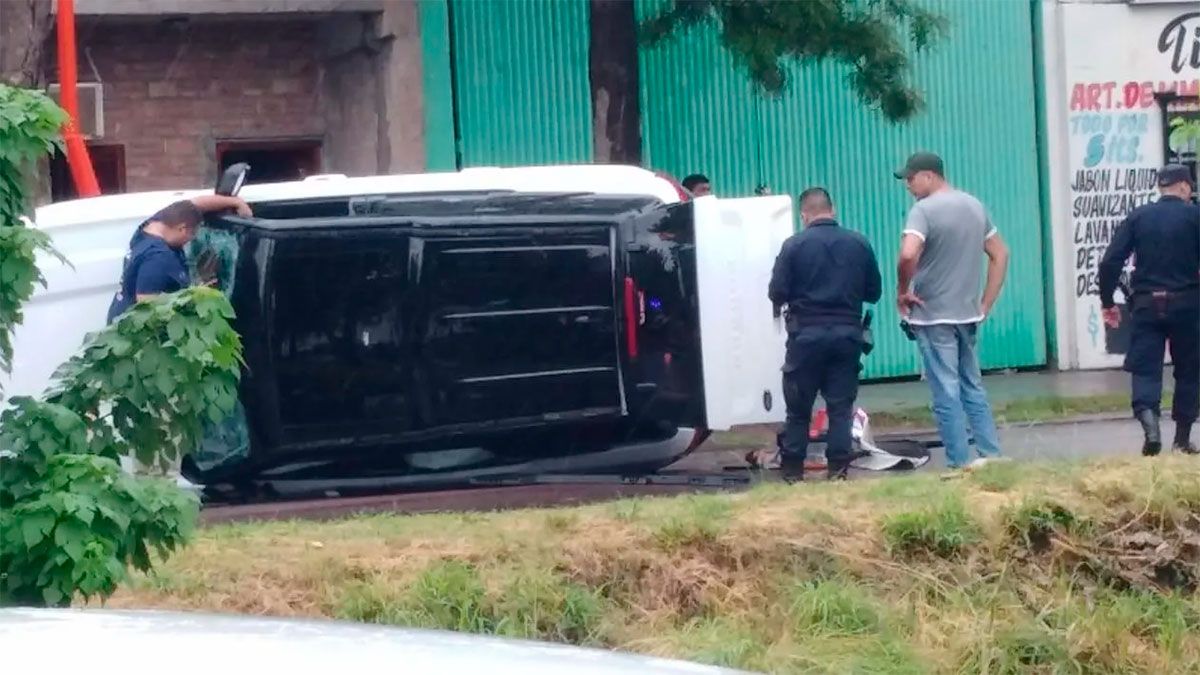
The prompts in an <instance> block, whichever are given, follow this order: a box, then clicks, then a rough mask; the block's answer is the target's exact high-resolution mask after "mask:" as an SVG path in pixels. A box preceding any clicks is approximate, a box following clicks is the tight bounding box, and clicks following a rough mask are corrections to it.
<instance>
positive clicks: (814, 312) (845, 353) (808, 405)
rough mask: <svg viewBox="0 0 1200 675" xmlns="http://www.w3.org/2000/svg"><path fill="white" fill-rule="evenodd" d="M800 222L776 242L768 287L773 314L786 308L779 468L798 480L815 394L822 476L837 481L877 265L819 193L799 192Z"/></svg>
mask: <svg viewBox="0 0 1200 675" xmlns="http://www.w3.org/2000/svg"><path fill="white" fill-rule="evenodd" d="M800 218H801V220H802V221H803V222H804V230H803V231H801V232H800V233H799V234H796V235H793V236H792V237H791V238H789V239H788V240H787V241H786V242H784V244H783V247H782V249H781V250H780V252H779V256H778V257H777V258H776V259H775V268H774V271H773V273H772V275H771V284H770V290H769V296H770V298H771V302H772V303H774V305H775V308H776V311H777V312H778V310H779V309H780V308H781V307H786V308H787V332H788V342H787V359H786V361H785V363H784V366H783V393H784V401H785V403H786V404H787V422H786V423H785V425H784V427H783V431H782V432H781V433H780V434H779V438H778V443H779V451H780V457H781V464H782V466H781V468H782V472H783V477H784V479H785V480H787V481H788V482H794V481H798V480H802V479H803V477H804V460H805V457H806V456H807V454H808V429H809V423H810V420H811V418H812V406H813V402H814V401H815V400H816V397H817V394H818V393H820V394H821V396H822V397H823V398H824V399H825V408H826V412H827V413H828V415H829V434H828V444H827V450H826V457H827V459H828V461H829V468H828V478H829V479H831V480H844V479H845V478H846V473H847V470H848V469H849V468H850V460H851V459H852V456H851V436H850V429H851V423H852V421H853V418H854V400H855V399H856V398H857V396H858V371H859V369H860V366H859V360H860V358H861V356H862V353H863V346H864V328H863V320H862V319H863V303H864V302H868V303H874V302H878V301H879V297H880V293H881V291H882V288H881V280H880V276H879V263H878V262H877V261H876V258H875V251H874V250H873V249H872V248H871V245H870V244H869V243H868V242H867V240H866V238H865V237H863V236H862V235H861V234H858V233H857V232H852V231H850V230H847V229H844V228H842V227H841V226H839V225H838V222H837V220H835V219H834V212H833V200H832V199H830V197H829V193H828V192H826V191H825V190H824V189H823V188H819V187H814V188H809V189H808V190H805V191H804V193H803V194H801V195H800Z"/></svg>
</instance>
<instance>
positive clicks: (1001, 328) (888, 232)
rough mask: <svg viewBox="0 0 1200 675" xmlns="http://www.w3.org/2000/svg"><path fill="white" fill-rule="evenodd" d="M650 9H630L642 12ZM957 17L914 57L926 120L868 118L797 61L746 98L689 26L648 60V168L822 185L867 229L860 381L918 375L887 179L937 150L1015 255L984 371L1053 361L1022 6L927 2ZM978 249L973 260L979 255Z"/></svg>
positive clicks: (820, 68)
mask: <svg viewBox="0 0 1200 675" xmlns="http://www.w3.org/2000/svg"><path fill="white" fill-rule="evenodd" d="M654 1H655V0H646V1H639V12H640V13H641V14H642V15H644V14H645V12H646V10H647V9H648V8H649V7H650V6H651V5H652V3H653V2H654ZM930 4H932V5H934V6H935V7H937V8H938V9H939V10H940V11H942V12H943V13H944V14H945V15H946V16H947V17H948V18H949V20H950V34H949V37H948V39H947V40H945V41H943V42H942V43H941V44H940V45H939V47H938V48H937V49H936V50H934V51H933V52H931V53H928V54H923V55H919V56H917V57H916V58H915V72H916V82H917V84H918V85H919V86H920V87H921V88H922V89H923V90H924V91H925V94H926V98H927V101H928V109H927V111H926V112H925V113H924V114H922V115H920V116H919V117H918V118H917V119H915V120H913V121H912V122H911V123H908V124H903V125H894V124H890V123H888V122H887V121H885V120H884V119H883V118H882V117H881V116H880V115H879V114H878V113H876V112H874V111H872V110H869V109H867V108H865V107H864V106H863V104H862V103H861V102H860V101H859V100H858V99H857V98H855V96H854V95H853V94H852V93H851V92H850V91H849V90H848V87H847V85H846V69H845V68H844V67H840V66H837V65H835V64H828V63H826V64H814V65H806V66H797V67H795V68H792V69H791V70H790V73H789V74H790V76H791V83H790V85H789V88H788V90H787V92H786V93H785V94H784V95H783V96H782V97H780V98H778V99H768V98H764V97H762V96H759V95H757V94H755V93H754V92H753V90H752V88H751V85H750V83H749V81H748V79H747V78H746V77H745V76H744V75H743V74H742V73H741V71H740V70H739V69H738V68H736V66H735V64H734V63H733V61H732V59H731V58H730V56H729V55H728V54H727V53H725V52H724V51H723V50H722V49H720V47H719V46H718V43H717V40H716V36H715V34H714V32H713V31H712V30H708V29H704V28H697V29H694V30H692V31H691V32H690V33H688V34H686V35H684V36H682V38H681V39H679V40H677V41H675V42H673V43H671V44H668V45H666V46H663V47H660V48H657V49H654V50H648V51H643V52H642V55H641V86H642V91H641V106H642V138H643V159H644V161H645V163H646V164H647V165H649V166H651V167H653V168H656V169H662V170H666V171H669V172H671V173H674V174H676V175H683V174H687V173H692V172H696V171H700V172H703V173H705V174H707V175H708V176H709V177H710V178H711V179H712V180H713V185H714V189H715V190H716V192H717V193H718V194H724V195H737V196H741V195H748V194H751V192H752V190H753V189H754V187H755V186H756V185H757V184H759V183H765V184H767V185H768V186H769V187H770V188H771V189H772V191H774V192H775V193H788V194H792V195H797V194H799V193H800V192H801V191H802V190H803V189H804V188H806V187H809V186H812V185H823V186H825V187H827V188H828V189H829V190H830V191H831V193H832V194H833V197H834V200H835V201H836V203H837V208H838V212H839V215H840V218H841V220H842V221H843V223H844V224H845V225H847V226H849V227H852V228H854V229H857V230H860V231H862V232H864V233H865V234H866V235H867V236H868V237H869V238H870V240H871V241H872V243H873V244H874V246H875V247H876V250H877V253H878V255H879V258H880V260H881V263H882V264H883V266H884V283H885V302H884V303H882V304H883V306H881V307H880V311H879V312H878V313H877V316H878V324H877V326H878V328H877V330H876V340H877V346H876V349H875V352H874V353H872V355H871V356H870V357H869V358H868V359H867V361H866V372H865V375H866V376H868V377H894V376H902V375H911V374H915V373H917V372H918V357H917V354H916V349H915V348H914V347H913V346H912V344H911V343H909V342H908V341H907V340H905V339H904V337H903V335H902V333H901V332H900V331H899V330H898V329H897V328H896V326H897V322H898V320H899V319H898V317H897V315H896V313H895V309H894V307H892V306H891V304H890V303H888V302H887V299H888V298H890V297H892V296H893V289H894V287H895V270H894V268H893V267H894V266H893V262H892V261H894V257H895V251H896V249H897V246H898V243H899V237H900V231H901V229H902V227H901V226H902V225H903V222H904V217H905V214H906V212H907V209H908V208H909V206H910V204H911V197H909V196H908V194H907V193H906V192H905V190H904V186H903V185H902V184H901V183H900V182H899V181H897V180H895V179H894V178H893V177H892V171H894V170H895V169H896V168H897V167H898V166H900V165H901V164H902V163H903V161H904V159H905V157H906V156H907V155H908V154H909V153H911V152H913V151H915V150H932V151H936V152H938V153H940V154H942V156H943V157H944V158H945V161H946V165H947V173H948V174H949V176H950V178H951V180H952V181H953V182H954V183H955V184H957V185H958V186H959V187H960V188H962V189H965V190H967V191H969V192H972V193H974V194H975V195H976V196H978V197H979V198H980V199H981V200H982V201H983V202H984V203H985V204H986V205H987V206H988V208H989V210H990V212H991V216H992V219H993V221H994V222H995V223H996V225H997V226H998V227H999V228H1000V230H1001V232H1002V234H1003V235H1004V237H1005V239H1006V240H1007V241H1008V243H1009V245H1010V246H1011V248H1012V250H1013V258H1012V263H1011V268H1010V271H1009V280H1008V285H1007V286H1006V289H1005V293H1004V296H1003V298H1002V299H1001V301H1000V303H999V304H998V306H997V307H996V309H995V312H994V314H993V316H992V317H991V318H990V319H989V320H988V322H987V323H986V324H985V326H984V328H983V330H982V338H981V339H982V347H981V350H982V353H981V357H982V359H983V361H984V366H985V367H988V368H1000V367H1023V366H1037V365H1042V364H1044V363H1045V362H1046V334H1045V305H1044V298H1043V285H1044V283H1045V282H1046V281H1045V279H1044V271H1043V265H1042V262H1043V248H1042V247H1043V241H1042V214H1041V212H1040V209H1039V200H1038V190H1039V187H1038V139H1037V132H1036V118H1035V82H1034V63H1033V55H1034V45H1033V39H1032V27H1031V19H1030V12H1029V5H1028V3H1026V2H1024V1H1023V0H986V1H985V0H941V1H940V2H934V3H930ZM981 255H982V253H981Z"/></svg>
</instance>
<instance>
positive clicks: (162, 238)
mask: <svg viewBox="0 0 1200 675" xmlns="http://www.w3.org/2000/svg"><path fill="white" fill-rule="evenodd" d="M226 210H233V211H237V214H238V215H239V216H242V217H249V216H251V215H252V214H251V211H250V206H249V205H247V204H246V202H245V201H243V200H242V199H241V198H240V197H226V196H222V195H200V196H198V197H193V198H192V199H185V200H182V201H178V202H175V203H173V204H171V205H169V206H167V207H166V208H164V209H162V210H161V211H159V212H158V213H156V214H154V215H153V216H150V218H149V220H147V221H145V222H144V223H142V224H141V225H139V226H138V229H137V231H136V232H135V233H134V235H133V239H131V240H130V242H129V253H127V254H125V263H124V268H123V269H122V271H121V282H120V286H119V287H118V288H117V292H116V295H114V296H113V299H112V304H111V305H109V308H108V323H112V322H113V321H116V320H117V318H118V317H119V316H121V314H123V313H125V311H126V310H128V309H129V308H130V307H132V306H133V304H134V303H135V302H137V301H139V300H145V299H147V298H150V297H153V296H155V295H159V294H162V293H174V292H175V291H178V290H182V289H184V288H186V287H188V286H190V285H191V278H190V276H189V274H188V268H187V261H186V260H185V259H184V255H183V248H184V247H185V246H187V244H188V242H190V241H191V240H192V239H194V238H195V237H196V231H197V230H198V229H199V228H200V223H202V222H203V221H204V214H205V213H215V212H218V211H226Z"/></svg>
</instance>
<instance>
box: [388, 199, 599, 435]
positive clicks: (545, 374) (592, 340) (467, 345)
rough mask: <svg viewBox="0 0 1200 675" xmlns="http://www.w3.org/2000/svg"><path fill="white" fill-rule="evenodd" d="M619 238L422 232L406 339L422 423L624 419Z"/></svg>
mask: <svg viewBox="0 0 1200 675" xmlns="http://www.w3.org/2000/svg"><path fill="white" fill-rule="evenodd" d="M535 220H536V219H535ZM614 231H615V230H614V227H613V226H612V224H611V223H593V224H587V223H574V224H556V225H554V226H550V227H547V226H538V225H521V224H509V225H505V226H500V227H497V226H495V225H491V226H483V225H472V224H469V223H463V224H457V225H456V224H439V225H437V226H436V227H428V228H420V227H419V228H417V230H416V231H415V232H414V234H413V236H412V244H411V246H412V251H411V260H412V263H411V265H412V266H411V270H412V282H413V283H412V289H413V291H414V297H418V298H420V303H421V306H420V307H419V308H418V309H417V314H416V316H415V317H414V320H415V325H414V326H413V328H414V330H415V332H416V336H415V338H416V341H417V343H418V348H417V353H418V359H417V365H416V368H417V370H416V373H417V377H418V378H419V379H420V380H421V382H420V386H419V387H418V391H420V392H421V396H422V400H421V408H422V409H421V414H420V417H421V418H422V420H423V421H424V423H425V424H428V425H429V426H430V427H434V428H436V427H464V426H465V427H471V426H475V425H488V426H491V427H505V426H519V425H522V424H540V423H544V422H548V421H549V422H553V421H573V420H580V419H587V418H595V417H615V416H619V415H620V414H621V405H622V400H621V392H620V373H619V364H618V359H617V334H616V318H615V300H616V289H615V288H614V265H615V261H614V250H613V238H614Z"/></svg>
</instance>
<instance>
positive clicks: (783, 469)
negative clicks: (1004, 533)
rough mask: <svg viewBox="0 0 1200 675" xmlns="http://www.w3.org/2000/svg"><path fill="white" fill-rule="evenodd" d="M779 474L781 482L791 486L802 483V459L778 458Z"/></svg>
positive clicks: (794, 457) (792, 456)
mask: <svg viewBox="0 0 1200 675" xmlns="http://www.w3.org/2000/svg"><path fill="white" fill-rule="evenodd" d="M779 473H780V474H781V475H782V476H783V482H785V483H787V484H788V485H791V484H793V483H801V482H803V481H804V458H803V457H796V456H795V455H783V456H782V457H780V458H779Z"/></svg>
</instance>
